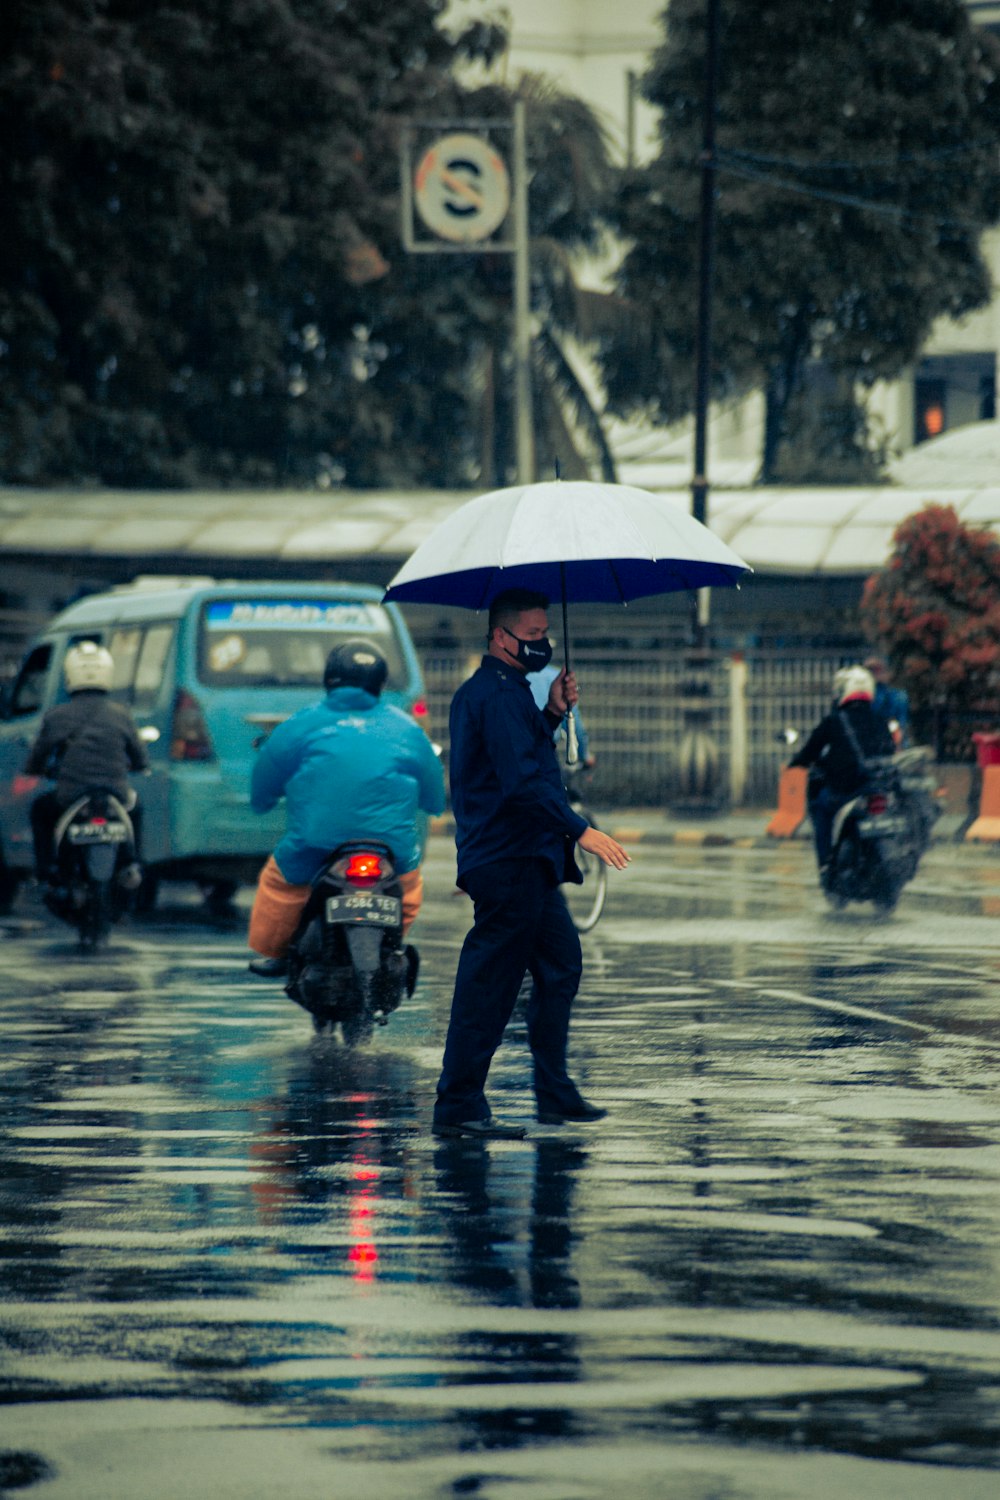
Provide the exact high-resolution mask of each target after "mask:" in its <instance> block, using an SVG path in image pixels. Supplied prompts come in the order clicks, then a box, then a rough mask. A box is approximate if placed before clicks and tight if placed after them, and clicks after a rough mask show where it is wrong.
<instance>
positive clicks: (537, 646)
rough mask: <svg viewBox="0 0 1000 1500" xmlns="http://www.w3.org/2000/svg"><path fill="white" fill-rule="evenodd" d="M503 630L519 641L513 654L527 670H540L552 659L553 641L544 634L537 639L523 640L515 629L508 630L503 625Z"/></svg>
mask: <svg viewBox="0 0 1000 1500" xmlns="http://www.w3.org/2000/svg"><path fill="white" fill-rule="evenodd" d="M503 632H504V634H505V635H509V636H510V638H511V640H512V641H516V642H517V651H516V652H514V653H513V654H514V655H515V656H516V657H517V660H518V662H519V663H520V665H521V666H522V667H523V668H524V670H525V671H526V672H540V671H541V670H542V668H543V667H547V666H548V664H549V662H550V661H551V660H552V642H551V641H550V640H549V639H548V637H547V636H542V638H541V639H540V640H537V641H522V639H521V637H520V636H519V635H515V634H514V632H513V630H508V629H507V627H506V625H504V626H503Z"/></svg>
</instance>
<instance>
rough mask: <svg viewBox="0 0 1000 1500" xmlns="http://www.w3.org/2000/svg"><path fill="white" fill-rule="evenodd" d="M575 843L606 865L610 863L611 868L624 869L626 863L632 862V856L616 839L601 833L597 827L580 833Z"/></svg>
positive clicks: (608, 834)
mask: <svg viewBox="0 0 1000 1500" xmlns="http://www.w3.org/2000/svg"><path fill="white" fill-rule="evenodd" d="M577 843H578V844H579V845H580V848H581V849H586V851H587V853H588V854H596V855H597V857H598V859H601V860H603V861H604V863H605V864H606V865H611V867H612V869H615V870H624V868H625V866H626V865H630V864H631V863H632V856H631V855H630V854H628V853H627V852H626V851H625V850H624V849H623V848H622V846H621V844H619V843H618V841H617V839H613V838H612V837H611V835H610V833H602V832H601V830H600V829H599V828H588V829H587V830H586V832H585V833H581V835H580V837H579V838H578V839H577Z"/></svg>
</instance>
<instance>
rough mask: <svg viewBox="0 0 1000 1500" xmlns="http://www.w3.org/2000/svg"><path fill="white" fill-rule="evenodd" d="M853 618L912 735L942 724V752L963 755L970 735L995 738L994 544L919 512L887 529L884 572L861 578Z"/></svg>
mask: <svg viewBox="0 0 1000 1500" xmlns="http://www.w3.org/2000/svg"><path fill="white" fill-rule="evenodd" d="M861 618H862V623H863V625H864V628H865V631H866V633H867V634H868V636H869V638H870V639H871V640H873V641H875V642H876V643H877V644H878V647H879V649H880V650H881V651H882V653H883V654H884V655H885V657H886V660H887V661H888V663H889V668H890V672H891V675H892V679H893V681H894V683H895V684H896V685H897V686H899V687H902V688H905V689H906V691H907V692H908V693H909V695H910V704H911V708H912V711H913V717H914V721H915V723H916V725H917V727H918V730H922V731H923V733H922V735H921V737H922V738H923V737H926V735H927V731H928V729H929V728H930V726H931V724H932V723H933V722H934V721H937V722H938V723H939V724H943V725H944V726H945V729H944V745H943V747H942V748H943V749H944V751H945V753H946V754H948V755H949V756H952V757H954V758H956V759H968V758H970V757H971V755H972V743H971V738H970V736H971V733H972V731H973V730H974V729H984V728H989V729H997V730H1000V541H998V540H997V538H996V536H995V535H994V534H993V532H992V531H990V530H989V529H988V528H986V527H971V526H965V525H963V523H962V522H961V521H960V520H959V518H958V515H957V514H956V512H955V510H954V508H953V507H952V506H950V505H928V506H925V508H924V509H923V510H921V511H918V512H917V513H916V515H912V516H908V517H907V519H906V520H905V521H903V522H902V523H901V525H899V526H898V527H897V528H896V531H895V534H894V536H893V552H892V556H891V557H890V558H889V561H888V563H887V564H886V566H885V567H884V568H883V569H882V570H881V571H880V572H878V573H874V574H873V575H872V576H871V578H869V579H868V580H867V582H866V583H865V586H864V592H863V594H862V598H861Z"/></svg>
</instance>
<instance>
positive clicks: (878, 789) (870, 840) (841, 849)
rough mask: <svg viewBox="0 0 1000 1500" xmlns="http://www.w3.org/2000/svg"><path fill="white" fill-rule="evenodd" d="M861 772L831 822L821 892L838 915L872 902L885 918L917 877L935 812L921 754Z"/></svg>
mask: <svg viewBox="0 0 1000 1500" xmlns="http://www.w3.org/2000/svg"><path fill="white" fill-rule="evenodd" d="M866 769H867V772H868V775H867V779H866V782H865V785H864V787H863V788H862V789H861V791H860V792H859V793H858V794H857V796H855V797H852V798H851V799H850V801H849V802H846V803H845V804H844V805H843V807H841V808H840V809H839V810H838V812H837V815H836V817H835V819H834V823H833V848H832V852H831V855H830V861H829V863H828V865H827V866H826V868H825V870H824V872H823V876H822V885H823V891H824V894H825V895H826V897H827V899H828V900H829V901H830V903H831V905H833V906H834V907H836V908H838V909H841V908H843V907H844V906H846V905H847V903H848V902H849V901H872V902H874V904H875V907H876V909H877V910H879V911H881V912H890V911H892V910H893V909H894V907H895V905H896V903H897V901H898V900H899V896H900V893H901V891H902V889H903V887H904V886H905V885H906V884H907V882H908V881H910V880H912V879H913V877H914V875H915V874H916V872H917V867H918V865H919V863H920V860H921V857H922V856H923V854H924V852H925V851H926V849H927V847H928V845H929V843H930V841H931V833H932V830H933V827H934V823H935V821H936V819H937V817H938V815H939V813H940V808H939V807H938V805H937V803H936V801H935V798H934V792H935V782H934V778H933V777H932V776H931V775H930V774H929V770H928V764H927V752H926V751H924V750H921V749H919V748H917V749H913V750H903V751H900V752H899V754H897V755H895V756H892V757H891V758H887V759H883V760H871V761H869V762H868V763H867V767H866Z"/></svg>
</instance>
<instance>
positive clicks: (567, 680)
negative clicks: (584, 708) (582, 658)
mask: <svg viewBox="0 0 1000 1500" xmlns="http://www.w3.org/2000/svg"><path fill="white" fill-rule="evenodd" d="M579 696H580V694H579V692H578V691H577V686H576V674H575V673H574V672H567V670H566V668H565V667H563V669H562V671H561V672H560V673H559V676H558V677H556V678H553V681H552V686H551V687H550V688H549V708H550V709H551V710H552V712H553V713H554V714H558V715H559V717H560V718H564V717H565V715H566V714H568V713H569V711H570V709H571V708H574V707H575V706H576V702H577V699H578V698H579Z"/></svg>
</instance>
